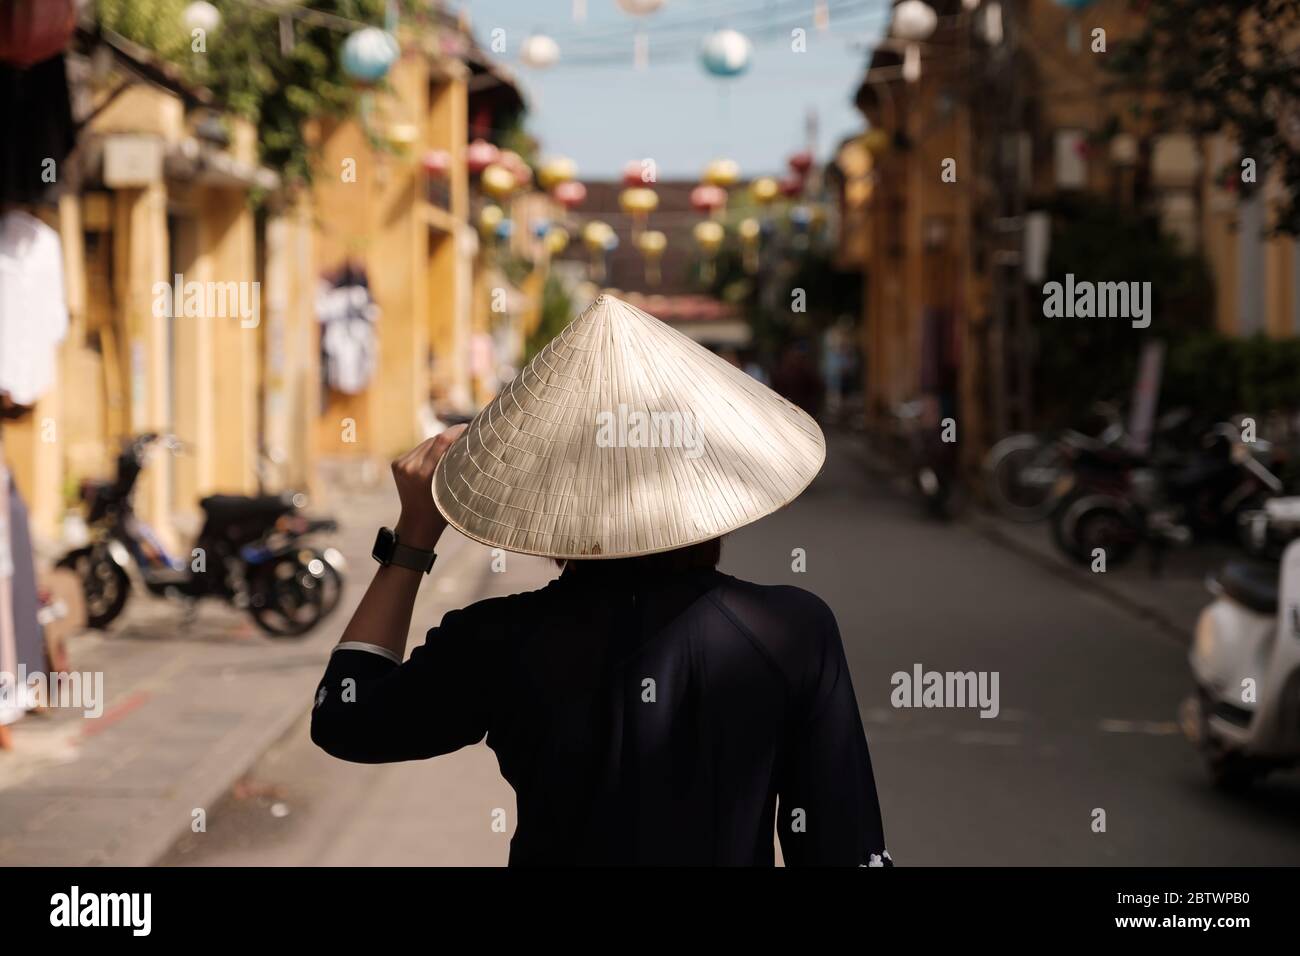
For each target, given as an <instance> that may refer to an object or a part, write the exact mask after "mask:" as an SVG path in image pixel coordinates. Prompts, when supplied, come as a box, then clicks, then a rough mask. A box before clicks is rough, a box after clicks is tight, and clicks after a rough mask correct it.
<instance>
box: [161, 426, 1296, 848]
mask: <svg viewBox="0 0 1300 956" xmlns="http://www.w3.org/2000/svg"><path fill="white" fill-rule="evenodd" d="M459 547H460V548H461V551H460V556H459V558H458V559H457V560H455V561H451V560H448V561H446V562H444V564H443V567H442V570H441V571H440V572H436V573H435V577H437V574H439V573H440V574H442V575H443V577H442V578H441V579H439V581H440V583H433V584H430V585H426V590H425V592H424V594H423V596H422V598H421V601H422V606H421V608H420V609H418V611H417V618H420V619H422V620H424V621H426V622H429V621H434V620H436V619H437V615H439V614H440V613H441V611H442V610H443V609H445V608H446V607H449V606H454V605H455V604H456V603H458V602H460V601H464V600H467V599H471V598H472V597H474V596H476V595H486V594H495V593H508V592H510V591H515V590H521V589H525V588H529V587H533V586H536V584H537V583H538V582H540V581H543V580H545V578H546V577H547V576H548V575H549V574H550V569H549V568H548V567H547V566H546V565H545V564H544V563H541V562H536V561H531V560H527V559H517V558H514V557H511V558H510V562H511V563H510V565H509V567H508V570H507V572H506V573H504V574H494V573H492V572H491V570H490V567H489V558H488V556H487V553H486V551H482V550H480V549H478V548H477V546H475V545H471V544H469V543H468V542H464V543H459ZM796 548H802V549H804V551H805V553H806V556H807V570H806V572H805V573H795V572H793V571H792V570H791V560H792V559H791V553H792V551H793V550H794V549H796ZM453 565H454V567H453ZM724 567H725V569H726V570H728V571H730V572H732V573H734V574H737V575H740V576H742V577H748V578H751V579H754V580H758V581H765V582H790V583H797V584H801V585H802V586H804V587H808V588H810V589H811V590H814V591H816V592H817V593H818V594H820V595H822V596H823V597H824V598H825V599H826V600H827V601H828V602H829V603H830V605H831V606H832V607H833V608H834V609H835V612H836V614H837V616H838V618H839V621H840V627H841V630H842V632H843V635H844V641H845V645H846V647H847V651H848V656H849V661H850V664H851V665H852V670H853V679H854V685H855V688H856V691H857V696H858V700H859V703H860V705H861V708H862V713H863V719H864V722H865V725H866V728H867V734H868V737H869V739H870V742H871V749H872V754H873V758H874V761H875V764H876V774H877V781H878V785H879V789H880V795H881V801H882V804H883V808H884V814H885V828H886V832H887V834H888V838H889V844H890V849H891V852H892V854H893V856H894V857H895V858H896V859H897V860H898V862H899V863H900V864H959V865H967V864H975V865H978V864H985V865H988V864H995V865H1000V864H1096V863H1111V864H1137V863H1144V864H1211V865H1213V864H1284V863H1289V864H1295V863H1300V776H1297V775H1294V774H1291V775H1284V776H1278V777H1275V778H1272V779H1270V780H1269V781H1268V782H1267V783H1266V784H1264V785H1263V786H1261V787H1260V788H1258V789H1257V790H1256V791H1255V792H1253V793H1252V794H1250V795H1247V796H1244V797H1229V796H1224V795H1221V794H1218V793H1216V792H1214V791H1213V790H1211V789H1210V788H1209V787H1208V786H1207V784H1206V782H1205V779H1204V776H1203V774H1202V772H1201V768H1200V766H1199V764H1198V762H1197V759H1196V757H1195V755H1194V754H1193V752H1192V751H1191V749H1190V748H1189V747H1188V745H1187V744H1186V743H1185V742H1184V741H1183V739H1182V738H1181V736H1180V735H1179V734H1178V732H1177V727H1176V724H1175V713H1176V708H1177V705H1178V702H1179V700H1180V699H1181V698H1182V696H1183V695H1184V693H1185V692H1186V690H1187V686H1188V683H1187V682H1188V678H1187V670H1186V666H1185V661H1184V656H1185V650H1184V648H1183V647H1182V646H1180V644H1179V643H1178V642H1177V641H1176V640H1174V639H1171V637H1170V636H1169V635H1168V634H1167V633H1161V632H1160V631H1158V630H1157V629H1155V628H1153V627H1152V626H1151V625H1149V624H1147V623H1144V622H1143V621H1141V620H1139V619H1138V618H1136V617H1134V616H1132V615H1131V614H1130V613H1129V612H1127V611H1124V610H1122V609H1119V608H1117V607H1113V606H1112V605H1110V604H1109V603H1107V602H1106V601H1105V600H1104V599H1103V598H1102V597H1100V596H1098V594H1097V593H1095V592H1094V591H1093V590H1092V589H1090V588H1087V587H1081V586H1080V584H1079V583H1076V582H1073V581H1071V580H1068V579H1065V578H1062V577H1061V576H1060V575H1059V574H1053V573H1049V572H1047V571H1045V570H1044V569H1043V568H1042V567H1041V566H1039V565H1038V564H1036V563H1034V562H1032V561H1029V560H1027V559H1026V558H1024V557H1022V556H1021V555H1019V554H1017V553H1014V552H1012V551H1009V550H1007V549H1005V548H1004V547H1002V546H999V545H998V544H995V543H993V542H991V541H989V540H987V539H986V538H985V537H982V536H981V535H979V534H977V533H975V531H973V530H972V529H971V528H969V527H964V526H955V527H945V526H941V525H937V524H933V523H930V522H927V521H926V520H924V519H923V518H922V517H920V516H919V514H918V513H917V510H916V509H915V508H914V506H913V504H912V502H910V501H908V500H907V499H906V498H903V497H900V496H899V495H898V494H897V492H895V491H894V490H892V489H891V488H890V487H888V486H887V485H886V484H885V483H882V482H880V481H879V480H877V479H873V478H871V477H869V476H868V474H867V471H866V469H865V468H864V467H862V465H861V464H860V461H859V459H858V457H857V456H856V455H855V454H854V451H853V446H852V442H851V440H848V439H837V440H835V441H834V443H833V445H832V453H831V457H830V460H829V462H828V465H827V468H826V470H825V472H824V473H823V475H822V476H821V478H819V479H818V481H817V482H816V483H815V484H814V486H813V487H812V488H811V489H810V490H809V491H808V492H807V493H806V494H805V495H804V496H803V498H801V499H800V500H799V501H798V502H797V503H796V504H795V505H793V506H791V507H790V508H788V509H786V510H785V511H783V512H781V513H780V514H777V515H775V516H773V517H771V518H769V519H767V520H766V521H764V522H761V523H760V524H759V525H757V526H755V527H751V528H749V529H745V530H744V531H742V532H740V533H738V534H736V535H735V536H733V538H731V539H729V540H728V542H727V544H726V546H725V548H724ZM917 664H920V665H921V666H922V667H923V668H924V669H925V670H938V671H969V670H973V671H988V672H997V674H998V675H999V692H1000V713H999V715H998V716H997V717H996V718H994V719H982V718H980V717H979V716H978V713H977V712H976V711H975V710H957V709H899V708H895V707H893V706H891V701H890V696H891V692H892V691H893V689H894V688H893V686H892V685H891V682H890V676H891V675H892V674H893V673H895V672H897V671H905V672H911V671H912V670H913V667H914V665H917ZM1097 809H1101V810H1104V811H1105V825H1106V828H1105V832H1102V833H1097V832H1094V831H1093V821H1094V818H1095V817H1094V811H1095V810H1097ZM497 810H502V811H504V819H505V821H506V823H507V832H496V831H494V830H493V827H492V822H493V819H494V816H493V814H494V811H497ZM513 813H514V803H513V796H512V794H511V792H510V790H509V788H508V787H506V786H505V785H504V784H503V783H502V782H501V781H500V779H499V777H498V776H497V773H496V764H495V759H494V758H493V756H492V754H491V753H490V752H489V751H487V750H486V749H485V748H484V747H482V746H479V747H474V748H468V749H466V750H464V751H461V752H460V753H458V754H455V755H452V756H450V757H446V758H441V759H439V760H434V761H428V762H424V763H419V764H410V765H398V766H388V767H356V766H351V765H347V764H342V763H339V762H336V761H333V760H331V759H330V758H328V757H326V756H324V755H323V754H321V753H319V752H317V751H316V750H315V749H314V748H313V747H312V746H311V744H310V742H309V741H308V740H307V736H306V725H305V723H304V724H302V725H300V726H299V727H297V728H296V729H295V730H294V731H293V733H292V734H291V735H290V736H289V737H287V738H286V739H285V740H283V741H282V742H281V743H280V744H279V745H278V746H276V747H275V748H273V749H272V750H271V751H270V752H269V753H268V754H267V755H266V756H265V757H264V758H263V759H262V760H261V761H260V762H259V763H258V764H257V766H256V767H255V768H254V769H253V771H252V772H251V774H250V776H249V777H248V778H247V779H246V780H245V781H244V782H243V783H242V784H241V785H240V786H239V787H237V788H236V790H235V791H234V792H232V793H230V794H228V795H227V797H226V798H225V799H224V800H223V801H222V803H221V804H220V805H219V806H217V807H215V808H213V810H212V812H211V813H210V815H209V820H208V831H207V832H206V833H203V834H194V835H187V836H186V837H185V838H183V839H182V840H181V841H180V842H179V843H178V844H177V845H176V846H175V847H174V848H173V849H172V851H171V852H170V853H169V855H168V856H167V857H166V858H165V860H164V862H167V863H173V864H175V863H198V864H333V865H343V864H358V865H365V864H385V863H392V864H422V863H435V864H437V863H447V864H472V863H482V864H497V863H501V862H503V861H504V860H505V858H506V853H507V842H508V836H509V834H508V829H509V826H510V825H511V824H512V822H513ZM500 816H501V815H500V814H497V817H498V818H500Z"/></svg>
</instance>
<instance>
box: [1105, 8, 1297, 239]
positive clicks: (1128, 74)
mask: <svg viewBox="0 0 1300 956" xmlns="http://www.w3.org/2000/svg"><path fill="white" fill-rule="evenodd" d="M1130 3H1131V5H1132V6H1133V7H1134V8H1135V9H1137V10H1138V11H1140V12H1141V13H1142V15H1143V22H1144V26H1143V29H1142V32H1141V33H1140V34H1139V35H1138V36H1136V37H1133V38H1131V39H1129V40H1127V41H1125V42H1123V43H1120V44H1117V45H1116V47H1115V55H1114V56H1113V57H1112V58H1111V60H1110V64H1111V66H1112V68H1113V69H1114V70H1116V71H1117V72H1118V73H1119V74H1120V75H1121V76H1122V77H1125V78H1126V79H1127V80H1129V81H1130V82H1132V83H1133V84H1135V85H1137V86H1141V87H1145V88H1149V89H1153V90H1156V91H1158V92H1160V93H1161V94H1163V96H1162V97H1161V105H1160V106H1158V107H1156V108H1155V109H1154V110H1153V111H1152V112H1153V113H1154V114H1155V115H1154V118H1155V119H1156V121H1157V122H1158V123H1161V124H1162V125H1165V126H1167V127H1170V128H1189V129H1192V130H1194V131H1195V132H1198V133H1212V132H1219V131H1223V132H1227V133H1230V134H1231V135H1232V136H1233V137H1234V138H1235V139H1236V140H1237V142H1238V143H1239V144H1240V147H1241V158H1242V159H1253V160H1255V162H1256V166H1257V182H1255V183H1251V182H1248V181H1247V182H1243V181H1242V175H1241V173H1242V170H1241V168H1240V166H1235V167H1234V168H1233V169H1232V170H1219V171H1216V173H1219V174H1231V175H1232V176H1233V177H1234V185H1236V186H1237V188H1239V189H1240V190H1241V191H1242V192H1243V193H1249V192H1251V191H1252V190H1253V189H1255V188H1258V185H1259V183H1262V182H1263V180H1264V177H1265V175H1266V173H1268V172H1269V171H1272V170H1276V171H1277V172H1279V173H1280V174H1281V177H1282V180H1283V182H1284V184H1285V186H1286V191H1287V195H1286V197H1285V198H1284V199H1283V201H1282V203H1281V205H1280V208H1279V210H1278V219H1277V222H1276V228H1277V229H1278V230H1279V231H1281V232H1286V233H1290V234H1291V235H1297V234H1300V48H1298V47H1297V44H1296V38H1297V36H1300V3H1297V2H1296V0H1130Z"/></svg>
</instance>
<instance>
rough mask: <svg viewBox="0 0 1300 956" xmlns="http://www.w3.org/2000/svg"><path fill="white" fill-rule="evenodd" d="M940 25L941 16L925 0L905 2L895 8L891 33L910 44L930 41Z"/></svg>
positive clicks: (890, 27)
mask: <svg viewBox="0 0 1300 956" xmlns="http://www.w3.org/2000/svg"><path fill="white" fill-rule="evenodd" d="M938 25H939V15H938V14H937V13H935V12H934V7H932V6H930V5H929V4H928V3H926V2H925V0H903V2H902V3H900V4H899V5H898V6H896V7H894V19H893V22H892V23H891V24H890V26H889V32H890V33H892V34H893V35H894V36H896V37H898V38H899V39H900V40H905V41H907V42H908V43H920V42H921V41H923V40H928V39H929V38H930V36H931V35H932V34H933V33H934V30H935V27H937V26H938Z"/></svg>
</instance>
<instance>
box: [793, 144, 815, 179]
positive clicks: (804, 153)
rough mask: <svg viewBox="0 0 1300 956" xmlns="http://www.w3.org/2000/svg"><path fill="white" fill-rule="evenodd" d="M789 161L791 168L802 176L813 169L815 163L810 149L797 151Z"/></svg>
mask: <svg viewBox="0 0 1300 956" xmlns="http://www.w3.org/2000/svg"><path fill="white" fill-rule="evenodd" d="M789 163H790V168H791V169H793V170H794V171H795V172H796V173H798V174H799V175H800V176H803V175H805V174H807V172H808V170H810V169H812V164H813V156H812V153H810V152H808V150H806V149H801V150H799V152H797V153H795V154H794V155H793V156H791V157H790V159H789Z"/></svg>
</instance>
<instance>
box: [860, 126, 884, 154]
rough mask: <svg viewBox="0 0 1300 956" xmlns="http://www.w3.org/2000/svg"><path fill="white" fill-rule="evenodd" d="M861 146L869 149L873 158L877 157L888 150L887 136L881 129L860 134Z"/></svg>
mask: <svg viewBox="0 0 1300 956" xmlns="http://www.w3.org/2000/svg"><path fill="white" fill-rule="evenodd" d="M862 145H863V146H865V147H866V148H867V149H869V150H870V151H871V153H872V155H873V156H879V155H880V154H881V153H884V152H886V151H887V150H888V149H889V134H888V133H886V132H885V131H884V130H883V129H869V130H867V131H866V132H865V133H863V134H862Z"/></svg>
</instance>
